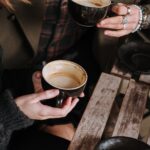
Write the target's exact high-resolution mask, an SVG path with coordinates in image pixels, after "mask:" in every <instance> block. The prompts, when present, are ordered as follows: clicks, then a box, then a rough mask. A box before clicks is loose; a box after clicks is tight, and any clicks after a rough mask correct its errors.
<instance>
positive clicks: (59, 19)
mask: <svg viewBox="0 0 150 150" xmlns="http://www.w3.org/2000/svg"><path fill="white" fill-rule="evenodd" d="M67 1H68V0H45V4H46V12H45V16H44V19H43V26H42V31H41V36H40V41H39V48H38V54H37V56H36V58H35V59H34V60H35V62H36V63H37V62H41V61H42V60H46V61H50V60H52V59H55V58H56V57H57V56H59V55H61V54H63V53H64V52H67V51H69V50H70V49H71V48H73V47H74V46H75V45H76V43H77V42H78V41H79V40H80V38H81V37H82V35H83V34H84V33H85V32H86V31H87V28H85V27H81V26H79V25H77V24H76V23H75V22H74V21H73V20H72V19H71V17H70V16H69V13H68V9H67ZM130 1H131V2H132V3H138V2H139V1H140V0H130Z"/></svg>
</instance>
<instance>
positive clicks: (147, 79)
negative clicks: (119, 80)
mask: <svg viewBox="0 0 150 150" xmlns="http://www.w3.org/2000/svg"><path fill="white" fill-rule="evenodd" d="M139 81H142V82H145V83H148V84H150V75H149V74H142V75H141V76H140V78H139Z"/></svg>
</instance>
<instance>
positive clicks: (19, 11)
mask: <svg viewBox="0 0 150 150" xmlns="http://www.w3.org/2000/svg"><path fill="white" fill-rule="evenodd" d="M44 8H45V5H44V1H43V0H38V1H37V0H33V1H32V5H26V4H23V3H15V11H14V12H13V13H15V15H16V16H14V15H13V13H12V12H8V11H7V10H6V9H4V8H2V9H0V45H1V47H2V48H3V50H4V52H3V64H4V68H7V69H12V68H24V67H27V65H28V62H29V61H30V60H31V59H32V58H33V56H34V55H35V54H36V50H37V47H38V42H39V37H40V32H41V27H42V19H43V14H44Z"/></svg>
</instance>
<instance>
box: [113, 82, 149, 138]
mask: <svg viewBox="0 0 150 150" xmlns="http://www.w3.org/2000/svg"><path fill="white" fill-rule="evenodd" d="M147 96H148V86H147V85H145V84H140V83H136V82H135V81H134V80H131V81H130V84H129V88H128V90H127V92H126V95H125V97H124V100H123V103H122V106H121V110H120V113H119V117H118V120H117V123H116V126H115V129H114V132H113V136H128V137H133V138H138V134H139V130H140V124H141V121H142V118H143V113H144V110H145V105H146V101H147Z"/></svg>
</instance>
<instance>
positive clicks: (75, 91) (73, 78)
mask: <svg viewBox="0 0 150 150" xmlns="http://www.w3.org/2000/svg"><path fill="white" fill-rule="evenodd" d="M42 76H43V79H44V83H43V86H44V89H50V88H55V89H59V90H60V95H59V96H58V97H57V98H56V104H55V105H56V106H57V107H61V106H62V103H63V100H64V99H65V98H67V97H78V96H79V95H80V94H81V93H82V92H83V91H84V88H85V85H86V82H87V79H88V76H87V73H86V71H85V70H84V69H83V67H81V66H80V65H78V64H77V63H74V62H72V61H67V60H55V61H51V62H49V63H48V64H46V65H45V66H44V68H43V69H42Z"/></svg>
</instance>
